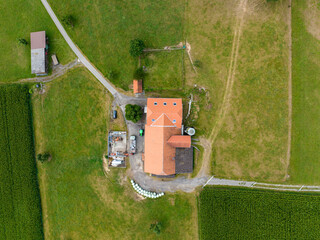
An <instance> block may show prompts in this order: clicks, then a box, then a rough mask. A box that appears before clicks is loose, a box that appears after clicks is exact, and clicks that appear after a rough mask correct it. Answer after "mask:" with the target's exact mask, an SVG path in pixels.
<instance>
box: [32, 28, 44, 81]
mask: <svg viewBox="0 0 320 240" xmlns="http://www.w3.org/2000/svg"><path fill="white" fill-rule="evenodd" d="M30 39H31V73H33V74H36V75H37V76H41V75H47V44H46V32H45V31H41V32H32V33H31V34H30Z"/></svg>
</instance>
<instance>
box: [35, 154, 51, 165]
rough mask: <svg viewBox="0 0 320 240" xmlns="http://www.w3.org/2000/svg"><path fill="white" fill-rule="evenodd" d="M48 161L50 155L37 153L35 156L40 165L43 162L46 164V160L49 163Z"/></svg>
mask: <svg viewBox="0 0 320 240" xmlns="http://www.w3.org/2000/svg"><path fill="white" fill-rule="evenodd" d="M50 159H51V155H50V153H43V154H41V153H39V154H38V155H37V160H38V161H40V162H42V163H44V162H46V161H48V160H49V161H50Z"/></svg>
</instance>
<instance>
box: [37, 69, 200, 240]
mask: <svg viewBox="0 0 320 240" xmlns="http://www.w3.org/2000/svg"><path fill="white" fill-rule="evenodd" d="M33 102H34V112H35V113H34V116H35V123H34V125H35V130H36V131H35V132H36V146H37V148H36V149H37V151H40V152H44V151H49V152H50V153H52V155H53V159H52V161H51V162H47V163H44V164H39V165H40V166H39V171H40V187H41V196H42V201H43V215H44V228H45V237H46V239H154V238H155V237H157V236H156V235H155V233H153V232H151V231H150V230H149V227H150V224H151V223H153V222H155V221H160V222H161V223H162V224H163V229H162V233H161V234H160V235H159V237H157V238H158V239H195V238H197V228H196V226H197V216H196V199H195V196H194V195H193V194H191V195H187V194H179V193H178V194H175V195H171V194H168V195H166V196H164V197H163V198H160V199H158V200H141V199H139V197H137V195H135V194H134V191H133V189H132V187H131V185H130V183H129V179H128V178H127V176H126V174H125V171H124V170H111V172H109V174H108V176H107V177H106V176H105V175H104V173H103V170H102V160H101V159H102V156H103V153H104V151H105V149H106V146H107V142H106V141H107V138H106V137H107V136H106V135H107V132H108V130H109V128H108V121H109V118H110V112H109V111H110V109H111V98H110V97H109V96H108V95H106V90H105V89H104V88H103V87H102V86H101V85H100V84H99V83H98V82H97V81H96V80H95V79H94V78H93V77H92V76H91V75H90V74H89V73H87V71H86V70H84V69H81V68H78V69H75V70H73V71H71V72H69V73H67V74H66V75H65V76H63V77H61V78H59V79H57V80H54V81H53V82H51V83H49V84H47V86H46V93H45V94H44V95H35V96H34V97H33ZM118 114H120V113H118Z"/></svg>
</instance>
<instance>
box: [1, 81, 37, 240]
mask: <svg viewBox="0 0 320 240" xmlns="http://www.w3.org/2000/svg"><path fill="white" fill-rule="evenodd" d="M0 239H4V240H6V239H26V240H27V239H43V229H42V218H41V201H40V192H39V187H38V182H37V169H36V162H35V158H34V146H33V132H32V118H31V109H30V97H29V93H28V88H27V87H26V86H21V85H8V86H0Z"/></svg>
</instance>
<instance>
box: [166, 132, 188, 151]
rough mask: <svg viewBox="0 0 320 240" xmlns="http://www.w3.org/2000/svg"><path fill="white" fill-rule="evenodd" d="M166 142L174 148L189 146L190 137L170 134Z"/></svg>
mask: <svg viewBox="0 0 320 240" xmlns="http://www.w3.org/2000/svg"><path fill="white" fill-rule="evenodd" d="M168 144H169V145H170V146H172V147H175V148H190V147H191V137H190V136H187V135H175V136H171V137H170V138H169V140H168Z"/></svg>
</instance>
